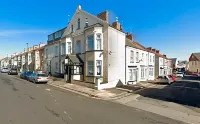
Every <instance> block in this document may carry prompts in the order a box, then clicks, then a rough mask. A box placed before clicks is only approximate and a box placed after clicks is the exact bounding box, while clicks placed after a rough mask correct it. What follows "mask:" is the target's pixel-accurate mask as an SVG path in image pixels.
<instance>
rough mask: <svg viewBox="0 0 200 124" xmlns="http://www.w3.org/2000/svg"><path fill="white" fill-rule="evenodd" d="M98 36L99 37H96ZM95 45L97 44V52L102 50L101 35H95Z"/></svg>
mask: <svg viewBox="0 0 200 124" xmlns="http://www.w3.org/2000/svg"><path fill="white" fill-rule="evenodd" d="M99 35H100V37H98V36H99ZM96 43H97V50H102V48H101V44H102V34H101V33H97V34H96Z"/></svg>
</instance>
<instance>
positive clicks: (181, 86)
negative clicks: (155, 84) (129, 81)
mask: <svg viewBox="0 0 200 124" xmlns="http://www.w3.org/2000/svg"><path fill="white" fill-rule="evenodd" d="M137 94H140V95H141V96H144V97H149V98H153V99H158V100H163V101H168V102H174V103H178V104H183V105H189V106H193V107H200V83H199V82H187V81H178V82H176V83H174V84H171V85H169V86H165V87H164V88H162V89H159V88H146V89H144V90H141V91H138V92H137Z"/></svg>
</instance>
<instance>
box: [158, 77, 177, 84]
mask: <svg viewBox="0 0 200 124" xmlns="http://www.w3.org/2000/svg"><path fill="white" fill-rule="evenodd" d="M173 82H174V81H173V80H172V78H170V77H169V76H167V75H166V76H158V78H156V83H166V84H171V83H173Z"/></svg>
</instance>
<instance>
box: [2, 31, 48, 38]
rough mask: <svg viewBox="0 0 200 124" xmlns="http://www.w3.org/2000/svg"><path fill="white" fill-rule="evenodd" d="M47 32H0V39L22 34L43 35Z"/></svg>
mask: <svg viewBox="0 0 200 124" xmlns="http://www.w3.org/2000/svg"><path fill="white" fill-rule="evenodd" d="M47 32H48V31H47V30H0V37H8V36H15V35H22V34H45V33H47Z"/></svg>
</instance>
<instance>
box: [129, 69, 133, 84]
mask: <svg viewBox="0 0 200 124" xmlns="http://www.w3.org/2000/svg"><path fill="white" fill-rule="evenodd" d="M129 80H130V81H131V80H133V70H132V69H129Z"/></svg>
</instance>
